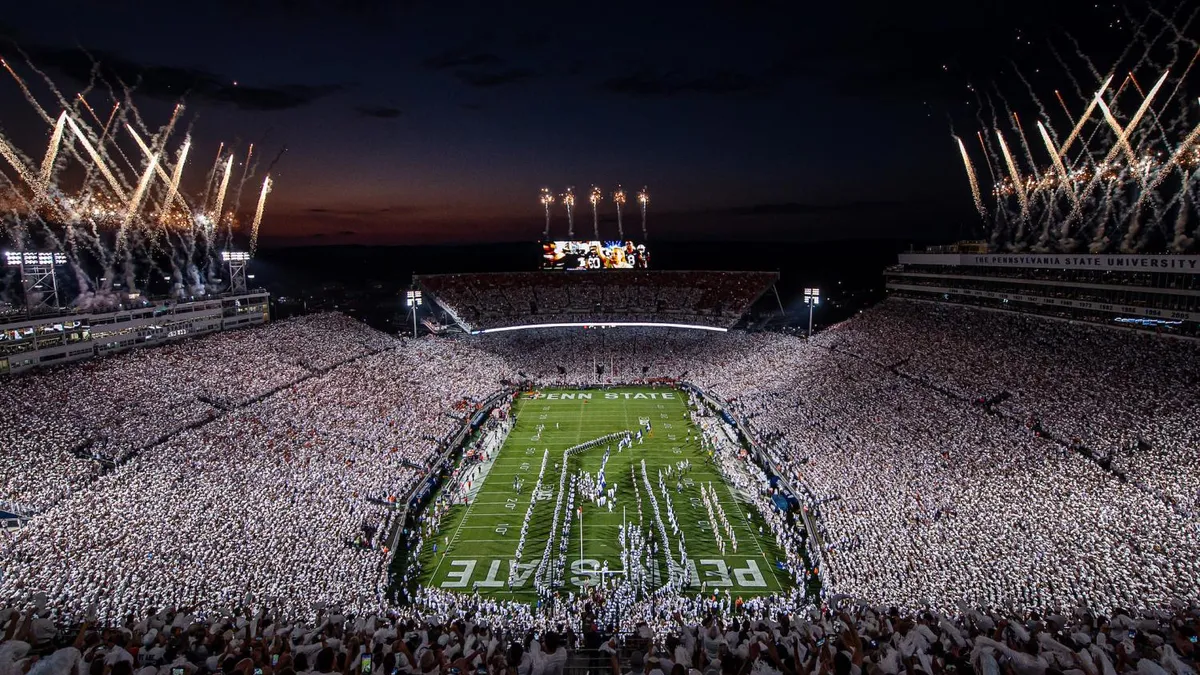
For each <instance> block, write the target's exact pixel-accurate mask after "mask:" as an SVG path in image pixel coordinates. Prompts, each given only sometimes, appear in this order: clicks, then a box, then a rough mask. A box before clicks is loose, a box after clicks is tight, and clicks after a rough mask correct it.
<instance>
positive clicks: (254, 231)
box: [250, 174, 271, 257]
mask: <svg viewBox="0 0 1200 675" xmlns="http://www.w3.org/2000/svg"><path fill="white" fill-rule="evenodd" d="M270 192H271V176H270V175H269V174H268V175H267V177H266V178H264V179H263V186H262V192H261V193H259V195H258V208H257V209H255V210H254V225H253V226H252V227H251V228H250V257H254V252H255V251H256V250H257V249H258V226H259V225H260V224H261V223H262V217H263V208H264V207H266V205H267V194H269V193H270Z"/></svg>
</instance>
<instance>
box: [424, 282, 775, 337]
mask: <svg viewBox="0 0 1200 675" xmlns="http://www.w3.org/2000/svg"><path fill="white" fill-rule="evenodd" d="M775 276H776V275H775V274H773V273H769V272H701V271H695V272H685V271H670V272H662V271H657V272H646V271H638V270H622V271H620V272H619V273H615V274H541V273H537V272H506V273H495V274H440V275H434V276H428V277H422V279H421V285H422V287H423V288H425V289H426V290H427V291H429V292H431V293H433V294H434V295H435V296H436V297H437V298H439V299H440V301H441V302H442V303H443V305H445V306H450V307H452V308H453V310H454V313H455V315H456V317H457V319H458V320H459V321H462V322H464V323H466V324H467V325H468V326H470V328H471V329H472V330H481V329H487V328H501V327H505V326H515V325H524V324H537V323H572V322H602V321H635V322H667V323H686V324H698V325H703V326H720V327H728V326H732V325H733V324H735V323H736V322H737V321H738V319H740V318H741V317H742V316H743V315H745V313H746V310H748V309H749V307H750V305H751V304H752V303H753V302H754V301H755V300H757V299H758V297H759V296H760V295H762V294H763V293H764V292H765V291H766V290H767V289H768V288H770V286H771V284H772V283H773V282H774V280H775Z"/></svg>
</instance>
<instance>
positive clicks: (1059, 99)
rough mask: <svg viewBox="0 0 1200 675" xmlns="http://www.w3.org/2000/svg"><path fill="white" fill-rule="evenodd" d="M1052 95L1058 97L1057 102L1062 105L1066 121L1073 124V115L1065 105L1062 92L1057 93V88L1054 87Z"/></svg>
mask: <svg viewBox="0 0 1200 675" xmlns="http://www.w3.org/2000/svg"><path fill="white" fill-rule="evenodd" d="M1054 96H1055V97H1057V98H1058V104H1059V105H1061V106H1062V109H1063V112H1065V113H1066V114H1067V121H1068V122H1070V123H1071V126H1075V116H1074V115H1072V114H1071V110H1070V108H1068V107H1067V102H1066V101H1064V100H1063V97H1062V94H1060V93H1058V90H1057V89H1055V90H1054Z"/></svg>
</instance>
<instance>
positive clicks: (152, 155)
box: [125, 124, 191, 213]
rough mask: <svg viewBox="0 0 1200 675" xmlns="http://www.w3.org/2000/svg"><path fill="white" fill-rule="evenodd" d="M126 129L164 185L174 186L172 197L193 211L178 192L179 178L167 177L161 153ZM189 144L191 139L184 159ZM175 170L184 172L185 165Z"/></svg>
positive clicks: (186, 208)
mask: <svg viewBox="0 0 1200 675" xmlns="http://www.w3.org/2000/svg"><path fill="white" fill-rule="evenodd" d="M125 129H126V131H128V132H129V135H130V136H133V140H134V141H136V142H137V145H138V147H139V148H141V149H142V153H143V154H145V155H146V158H147V159H149V160H150V163H151V164H153V165H154V169H155V173H157V174H158V177H159V178H161V179H162V180H163V182H164V183H167V184H168V185H171V186H172V189H171V195H172V197H174V198H177V199H178V200H179V203H180V204H181V205H182V206H183V208H184V210H186V211H188V212H189V213H190V212H191V209H190V208H188V205H187V201H185V200H184V198H183V196H182V195H180V194H179V192H178V190H177V187H178V185H179V183H178V177H175V178H172V177H171V176H168V175H167V172H166V170H165V169H163V168H162V166H161V165H160V164H159V162H158V156H159V153H156V152H154V151H152V150H151V149H150V146H148V145H146V143H145V141H143V140H142V137H141V136H139V135H138V132H136V131H134V130H133V127H131V126H129V125H128V124H126V125H125ZM189 143H191V140H190V139H189V140H185V141H184V144H183V145H184V150H183V156H184V157H186V156H187V146H188V144H189ZM175 169H176V173H178V172H180V171H182V170H183V163H182V162H180V164H179V165H178V166H176V167H175ZM169 201H170V198H168V200H167V202H169ZM167 202H163V204H164V205H165V204H167Z"/></svg>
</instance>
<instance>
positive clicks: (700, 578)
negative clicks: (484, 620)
mask: <svg viewBox="0 0 1200 675" xmlns="http://www.w3.org/2000/svg"><path fill="white" fill-rule="evenodd" d="M687 396H688V394H687V393H686V392H684V391H681V390H677V389H670V388H648V387H623V388H612V389H603V390H602V389H592V390H572V389H544V390H541V391H537V392H532V393H522V394H521V395H520V397H519V399H518V400H517V401H516V402H515V404H514V406H513V415H514V416H515V424H514V426H513V429H512V431H511V432H510V434H509V436H508V438H507V439H506V440H505V442H504V444H503V446H502V447H501V449H500V452H499V454H498V456H497V457H496V458H495V462H494V464H493V465H492V467H491V469H490V471H489V472H488V473H487V474H486V476H484V478H483V482H482V484H481V485H480V486H473V487H475V488H476V489H475V490H474V494H473V496H471V497H470V499H469V503H467V504H458V505H455V506H453V507H451V508H450V511H449V512H448V513H447V514H446V515H445V516H444V517H443V519H442V520H441V528H440V530H439V532H438V533H437V534H436V535H435V536H433V537H430V538H428V539H426V542H425V545H424V548H423V550H422V551H420V552H419V555H420V556H421V560H422V563H423V565H422V567H423V570H424V573H423V578H422V579H421V581H422V583H424V584H425V585H427V586H432V587H435V588H442V589H446V590H454V591H461V592H464V593H472V592H475V591H478V592H479V593H480V594H481V595H485V596H494V597H497V598H498V599H509V600H518V601H528V602H533V601H534V600H535V599H536V592H535V591H534V578H535V575H536V572H535V568H536V567H537V564H538V563H539V562H540V561H541V559H542V554H543V552H544V550H545V547H546V540H547V537H550V536H551V535H552V534H553V536H554V537H555V539H554V543H553V545H552V553H551V564H553V565H557V564H558V558H559V546H560V541H561V540H560V537H561V532H554V533H551V532H550V529H551V526H552V522H553V520H554V510H555V505H556V504H557V500H558V494H557V491H558V485H559V479H560V476H561V470H562V465H561V463H562V461H563V451H564V450H565V449H567V448H569V447H572V446H575V445H578V444H580V443H583V442H586V441H589V440H592V439H595V438H598V437H601V436H604V435H605V434H609V433H613V432H619V431H626V430H627V431H631V432H633V431H636V430H637V429H639V428H640V427H641V423H640V422H641V420H644V419H649V420H650V423H651V425H652V431H651V433H650V434H646V435H644V438H643V440H642V442H640V443H639V442H637V441H634V443H633V446H632V447H631V448H626V449H625V450H624V451H622V452H618V451H617V448H616V442H615V441H614V442H613V443H612V444H611V447H612V452H611V454H610V457H609V460H608V464H607V466H606V467H605V478H606V481H607V483H608V486H609V487H613V486H614V485H615V486H616V488H617V492H616V500H615V505H614V507H613V509H612V510H611V511H610V510H609V509H608V508H607V507H600V506H599V505H598V504H597V503H596V502H593V501H590V500H587V499H584V498H583V496H582V495H578V494H577V495H576V498H575V508H576V509H578V508H582V511H583V514H582V522H581V519H580V518H579V517H578V515H577V514H572V516H573V517H572V522H571V527H570V534H569V538H570V541H569V542H568V544H567V555H566V565H567V570H568V572H567V574H565V575H564V576H565V578H566V585H567V588H565V589H560V590H572V591H578V590H579V589H580V587H581V586H582V585H584V584H592V583H595V582H596V579H597V576H598V575H597V574H596V572H597V571H599V570H600V569H601V567H602V566H603V564H604V563H605V562H607V563H608V568H609V569H610V570H619V569H620V568H621V552H620V541H619V528H620V526H621V524H622V520H623V519H624V520H625V521H627V522H628V523H630V524H634V525H636V524H638V523H639V518H638V499H637V496H636V495H635V494H634V490H639V491H641V493H642V494H641V500H642V520H641V523H640V524H641V526H642V528H643V530H644V531H651V533H652V536H653V538H654V540H655V541H658V540H659V535H658V532H657V530H654V529H653V528H654V527H655V526H654V511H653V508H652V507H651V506H650V501H649V496H648V495H647V494H646V489H645V483H644V482H643V480H642V476H641V468H640V464H641V460H643V459H645V460H646V469H647V471H648V473H649V476H650V482H651V484H652V485H653V486H654V489H655V492H656V497H657V499H658V501H659V508H660V510H661V511H662V514H663V519H664V524H665V525H666V527H667V533H668V536H669V538H670V545H671V553H672V555H673V556H675V557H676V558H677V557H678V553H677V550H678V548H677V547H678V541H679V537H678V536H675V535H673V534H672V532H671V526H670V524H669V523H667V522H666V505H665V503H664V499H667V498H669V499H670V500H671V504H672V507H673V508H674V510H675V514H676V519H677V521H678V523H679V527H680V528H681V529H682V531H683V532H684V534H685V539H686V545H685V550H686V551H687V555H688V558H689V559H690V561H691V562H692V563H694V564H695V568H694V571H693V573H694V575H695V577H694V578H695V583H694V589H695V590H696V591H697V592H699V591H700V590H701V587H702V585H703V587H704V588H706V589H707V590H710V591H711V590H718V591H721V592H724V591H725V590H726V589H727V590H728V591H729V592H730V593H731V594H732V595H733V596H734V597H737V596H741V597H751V596H756V595H764V594H768V593H773V592H776V591H779V590H782V589H784V588H786V587H788V586H789V585H790V583H789V581H790V580H789V578H788V576H787V574H786V573H784V572H782V571H780V570H778V568H777V564H776V563H777V561H779V560H780V559H781V557H782V554H781V553H780V551H779V549H778V547H777V546H776V543H775V540H774V537H773V536H771V533H770V530H769V529H767V528H765V527H764V524H763V521H762V518H761V516H760V515H759V513H758V512H757V510H756V509H755V508H754V507H753V506H751V505H750V504H748V503H745V502H743V501H742V500H741V499H740V498H739V497H738V496H737V495H736V493H735V491H734V490H732V489H730V487H729V486H728V485H727V484H726V483H725V481H724V480H723V479H722V477H721V474H720V473H719V471H718V470H717V467H716V465H715V464H714V463H713V461H712V459H711V458H710V457H709V453H708V451H707V450H706V449H704V447H703V445H702V443H701V441H700V440H699V434H700V431H699V429H698V428H696V427H695V426H694V425H693V424H692V422H691V419H690V416H689V415H688V409H687ZM539 427H541V430H540V431H539ZM689 433H690V435H691V439H690V440H688V436H689ZM546 450H549V452H550V454H549V458H548V460H547V464H546V470H545V474H544V476H543V479H542V487H541V490H540V493H541V494H540V496H539V499H538V501H537V503H536V504H534V506H533V512H532V517H531V520H530V526H529V531H528V533H527V535H526V542H525V546H524V550H523V551H522V555H521V560H520V561H519V563H520V565H519V566H518V567H517V571H516V574H515V575H510V572H509V568H510V562H511V561H512V559H513V555H514V553H515V552H516V550H517V542H518V540H519V537H520V531H521V525H522V522H523V520H524V517H525V514H526V512H527V510H528V509H529V506H530V499H531V498H532V497H533V492H534V484H535V482H536V481H537V476H538V470H539V468H540V467H541V464H542V458H543V454H544V453H545V451H546ZM604 450H605V444H601V445H600V446H599V447H597V448H593V449H588V450H585V451H583V452H581V453H578V454H575V455H573V456H571V457H570V458H569V459H568V462H569V467H570V469H569V470H570V473H571V474H574V473H577V472H578V471H579V469H581V468H582V469H583V470H585V471H587V472H589V473H591V474H593V475H594V474H595V473H596V472H597V471H598V470H599V469H600V466H601V463H602V461H603V457H604ZM683 460H690V462H691V467H690V469H689V470H688V471H687V472H686V473H685V474H684V475H682V476H679V475H678V474H676V475H675V476H672V477H671V478H667V479H665V481H666V485H667V493H668V494H666V495H664V494H663V492H662V491H661V490H660V488H659V484H658V471H659V470H660V469H663V470H665V469H666V468H667V467H668V466H672V467H674V466H676V465H677V463H679V462H681V461H683ZM631 468H633V469H635V470H636V471H637V474H636V477H637V481H636V482H635V481H634V480H633V474H631V471H630V470H631ZM516 476H520V477H521V479H522V480H523V482H524V484H523V486H522V490H521V493H520V494H518V493H517V492H516V490H514V487H513V482H514V477H516ZM709 482H711V484H712V486H713V487H714V488H715V489H716V494H717V497H718V499H719V500H720V502H721V505H722V507H723V509H724V511H725V514H726V517H727V519H728V521H729V523H730V525H731V526H732V528H733V531H734V533H735V535H736V537H737V541H738V550H737V551H736V552H735V551H733V549H732V546H731V545H730V543H729V540H728V537H727V536H725V534H724V532H723V531H722V536H725V539H726V547H725V553H724V554H722V553H721V551H720V549H719V548H718V545H717V542H716V539H715V537H714V535H713V528H712V526H711V525H710V524H709V523H708V513H707V511H706V509H705V507H704V504H703V502H702V501H701V496H700V488H699V485H700V484H702V483H703V484H708V483H709ZM570 483H571V480H570V477H569V476H568V479H567V486H568V488H567V489H569V486H570ZM680 485H682V491H680V490H678V487H679V486H680ZM566 502H567V500H566V499H565V498H564V499H563V505H564V506H563V510H565V508H566V507H565V505H566ZM564 517H565V516H564V515H563V514H561V513H560V515H559V522H560V525H559V528H558V529H559V530H561V529H562V525H561V523H562V521H563V518H564ZM760 527H763V532H764V534H760V529H759V528H760ZM581 538H582V555H581V554H580V545H581ZM435 544H436V545H437V552H436V553H435V552H434V550H433V548H434V545H435ZM655 558H656V560H655V562H656V564H657V566H658V570H657V575H658V578H660V579H663V580H665V579H666V578H667V573H668V572H667V564H666V558H665V554H664V552H663V551H661V550H660V551H659V552H658V553H657V555H656V556H655ZM510 576H511V577H512V578H511V581H512V584H511V588H510V584H509V582H510Z"/></svg>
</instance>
